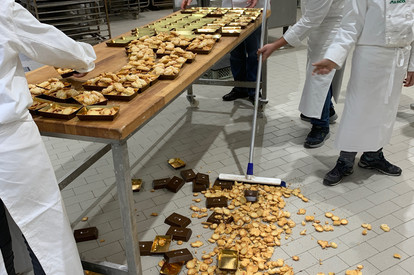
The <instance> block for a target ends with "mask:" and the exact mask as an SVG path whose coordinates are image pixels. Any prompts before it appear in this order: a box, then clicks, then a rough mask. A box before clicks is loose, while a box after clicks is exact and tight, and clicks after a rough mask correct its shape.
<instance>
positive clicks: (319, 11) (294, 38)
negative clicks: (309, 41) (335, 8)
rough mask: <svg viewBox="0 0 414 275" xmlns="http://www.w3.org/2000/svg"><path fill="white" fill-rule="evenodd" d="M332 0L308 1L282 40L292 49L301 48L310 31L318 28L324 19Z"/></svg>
mask: <svg viewBox="0 0 414 275" xmlns="http://www.w3.org/2000/svg"><path fill="white" fill-rule="evenodd" d="M332 2H333V0H308V1H306V2H305V4H306V6H305V7H304V8H303V10H304V13H303V15H302V17H301V18H300V19H299V21H298V22H296V24H295V25H293V26H292V27H290V28H289V29H288V30H287V31H286V33H285V34H284V35H283V38H285V40H286V41H287V42H288V43H289V45H291V46H293V47H298V46H301V45H302V43H301V41H302V40H303V39H305V38H306V37H307V36H308V35H309V33H310V32H311V31H312V29H314V28H316V27H318V26H319V25H320V24H321V23H322V21H323V20H324V19H325V17H326V15H327V14H328V12H329V9H330V7H331V5H332Z"/></svg>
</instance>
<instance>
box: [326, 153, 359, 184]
mask: <svg viewBox="0 0 414 275" xmlns="http://www.w3.org/2000/svg"><path fill="white" fill-rule="evenodd" d="M353 172H354V169H353V167H352V166H350V165H349V164H347V163H346V162H344V161H342V160H339V159H338V161H337V162H336V165H335V167H334V168H333V169H332V170H331V171H329V172H328V173H327V174H326V175H325V177H324V178H323V184H324V185H327V186H334V185H337V184H339V183H340V182H341V180H342V179H343V178H344V177H346V176H349V175H351V174H352V173H353Z"/></svg>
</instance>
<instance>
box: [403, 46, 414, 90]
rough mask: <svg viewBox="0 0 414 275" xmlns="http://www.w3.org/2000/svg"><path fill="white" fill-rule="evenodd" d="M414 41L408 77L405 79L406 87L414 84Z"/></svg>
mask: <svg viewBox="0 0 414 275" xmlns="http://www.w3.org/2000/svg"><path fill="white" fill-rule="evenodd" d="M413 47H414V42H412V43H411V55H410V61H409V63H408V69H407V77H406V78H405V79H404V87H411V86H413V85H414V48H413Z"/></svg>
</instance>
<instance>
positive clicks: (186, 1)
mask: <svg viewBox="0 0 414 275" xmlns="http://www.w3.org/2000/svg"><path fill="white" fill-rule="evenodd" d="M191 2H192V0H182V1H181V9H182V10H184V9H186V8H187V7H188V6H189V5H190V4H191Z"/></svg>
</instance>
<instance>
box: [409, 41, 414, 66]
mask: <svg viewBox="0 0 414 275" xmlns="http://www.w3.org/2000/svg"><path fill="white" fill-rule="evenodd" d="M408 71H409V72H414V41H413V42H412V43H411V56H410V62H409V63H408Z"/></svg>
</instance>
